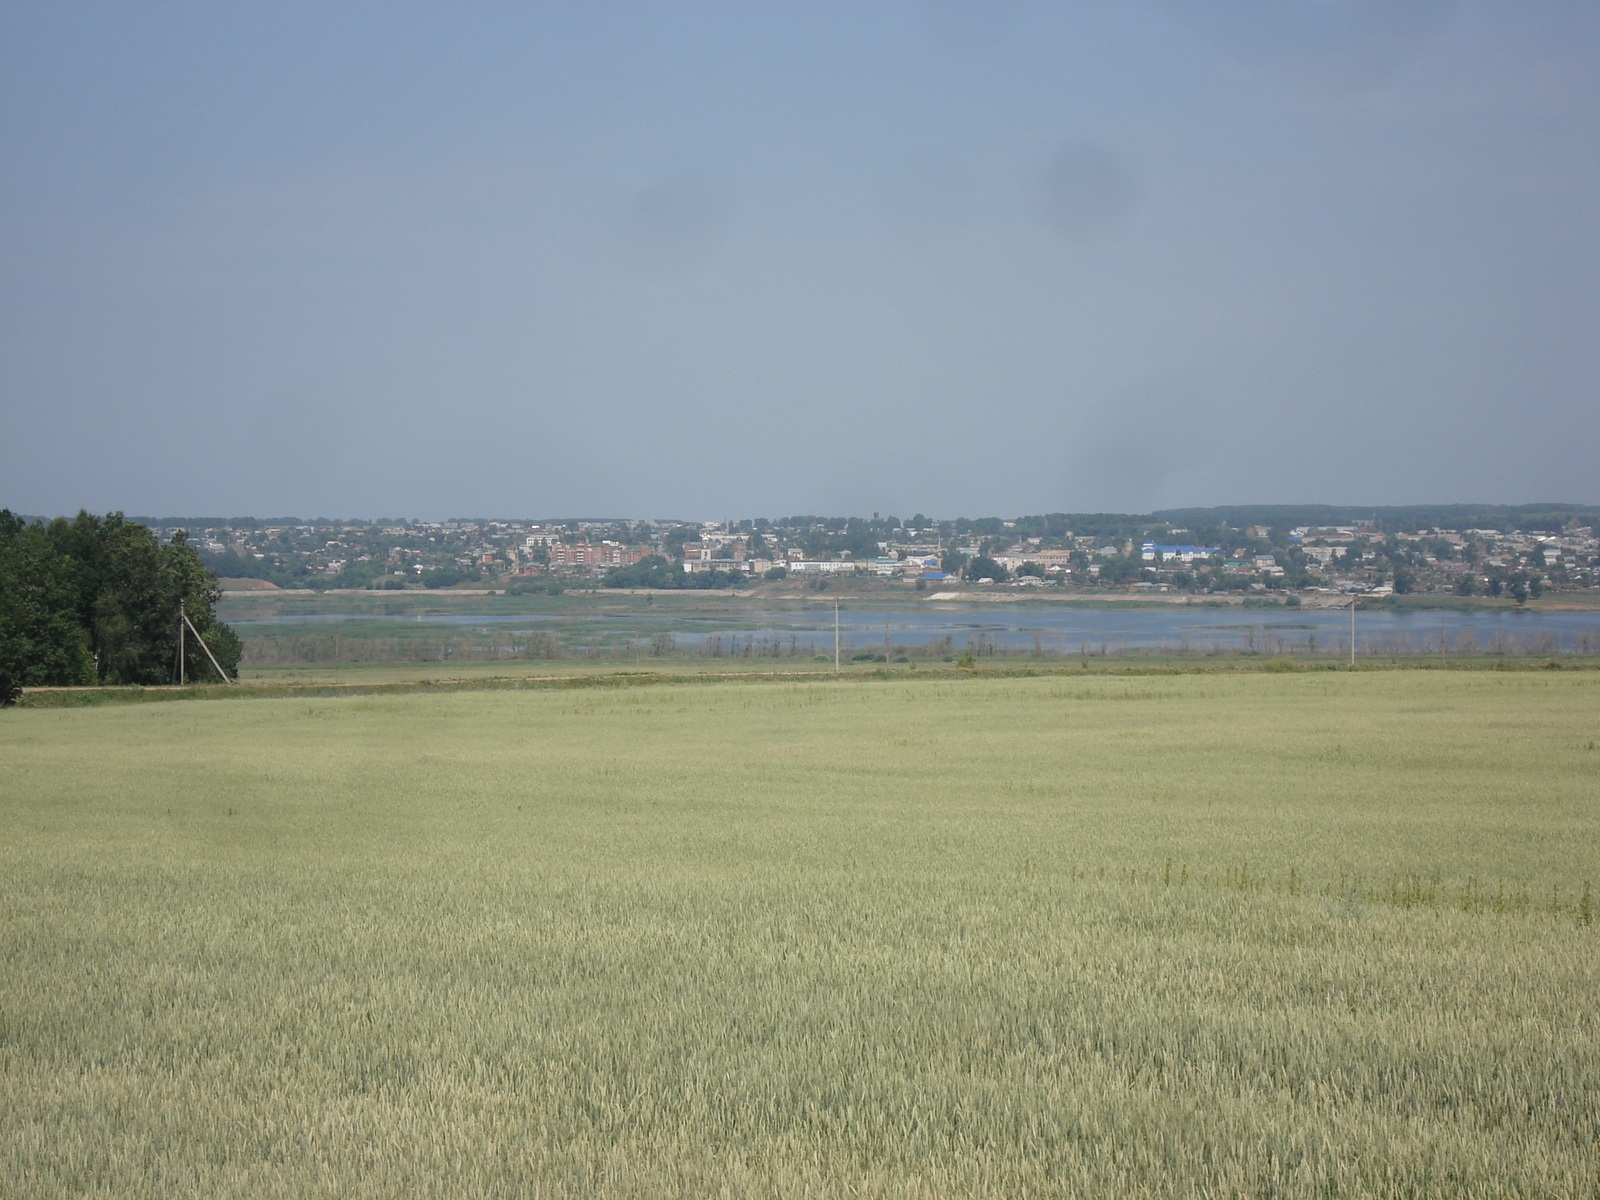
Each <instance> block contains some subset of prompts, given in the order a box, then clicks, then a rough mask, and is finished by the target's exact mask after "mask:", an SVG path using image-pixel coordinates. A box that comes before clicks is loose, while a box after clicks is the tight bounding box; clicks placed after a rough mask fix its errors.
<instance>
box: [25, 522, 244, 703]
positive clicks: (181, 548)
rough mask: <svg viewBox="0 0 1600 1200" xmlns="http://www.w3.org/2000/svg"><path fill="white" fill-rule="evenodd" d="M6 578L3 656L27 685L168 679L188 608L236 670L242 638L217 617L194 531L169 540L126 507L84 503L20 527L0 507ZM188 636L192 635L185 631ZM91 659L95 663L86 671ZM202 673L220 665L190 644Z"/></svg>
mask: <svg viewBox="0 0 1600 1200" xmlns="http://www.w3.org/2000/svg"><path fill="white" fill-rule="evenodd" d="M0 542H3V543H4V544H5V558H6V559H7V561H8V566H7V567H6V568H4V569H6V570H9V571H11V572H16V573H19V574H20V575H21V576H22V578H20V579H18V580H15V581H13V580H10V579H8V580H7V581H6V584H5V586H4V589H3V590H4V592H5V593H6V597H7V598H6V600H5V601H4V606H5V609H6V617H5V618H4V622H3V623H4V630H3V632H0V641H3V642H4V649H3V650H0V658H3V659H4V660H5V662H6V663H7V664H8V667H9V669H11V670H15V671H19V672H20V678H21V680H22V682H23V685H24V686H26V685H27V684H28V683H30V682H33V683H35V684H36V685H42V683H43V682H44V681H45V680H47V679H48V680H50V681H54V682H89V681H91V680H94V679H98V680H99V681H100V682H102V683H114V684H159V683H166V682H168V681H170V680H171V679H172V677H173V674H174V669H175V666H176V662H177V651H178V637H179V633H178V628H179V614H180V613H182V614H184V615H185V616H187V617H188V619H189V621H190V623H192V624H193V626H194V628H195V630H196V631H197V632H198V633H199V635H200V637H201V639H202V640H203V641H204V643H205V646H206V648H207V649H209V650H210V651H211V654H212V655H214V656H215V657H216V659H217V660H218V662H219V663H220V664H221V666H222V669H223V671H224V673H225V674H227V675H228V676H230V677H232V676H235V675H237V674H238V665H239V657H240V653H241V650H242V647H241V645H240V643H239V639H238V638H237V637H236V636H235V635H234V633H233V631H232V630H231V629H229V628H228V627H227V626H226V625H224V624H222V623H221V622H220V621H218V620H217V619H216V602H217V600H218V599H219V598H220V595H221V593H220V592H218V591H217V587H216V576H215V575H213V574H212V573H211V572H210V571H209V570H207V569H206V567H205V565H204V564H203V563H202V562H201V561H200V558H199V556H198V555H197V554H196V553H195V552H194V550H193V548H192V547H190V546H189V545H188V541H187V536H186V535H185V534H184V533H183V532H181V531H180V532H179V533H178V534H177V535H176V536H175V537H174V538H173V539H172V542H171V543H170V544H168V545H165V546H163V545H162V544H161V543H159V542H158V541H157V540H156V538H155V535H154V534H152V533H151V532H150V530H149V529H148V528H146V527H145V526H144V525H141V524H139V523H138V522H135V521H129V520H127V519H126V518H125V517H124V516H123V515H122V514H121V513H111V514H109V515H108V516H106V517H103V518H102V517H97V516H93V515H91V514H89V513H86V512H80V513H79V514H78V515H77V516H76V517H75V518H73V519H72V520H70V521H69V520H66V519H65V518H62V519H58V520H55V521H52V522H51V523H50V524H49V525H48V526H45V525H33V526H23V525H22V523H21V522H20V521H18V520H17V519H16V518H15V517H13V516H12V515H11V514H10V513H9V512H5V513H0ZM184 636H185V639H186V640H191V639H192V636H193V635H192V634H189V633H188V632H187V630H186V631H185V634H184ZM85 661H87V663H88V664H89V669H88V671H87V676H88V677H87V678H85V674H86V672H85V671H84V669H83V667H84V663H85ZM189 661H190V662H192V663H193V669H194V671H195V673H196V674H197V675H204V674H210V673H213V672H214V671H215V668H213V667H212V666H211V665H210V663H209V661H208V660H207V658H206V656H205V655H204V654H203V653H199V652H198V647H193V648H192V652H191V657H190V659H189Z"/></svg>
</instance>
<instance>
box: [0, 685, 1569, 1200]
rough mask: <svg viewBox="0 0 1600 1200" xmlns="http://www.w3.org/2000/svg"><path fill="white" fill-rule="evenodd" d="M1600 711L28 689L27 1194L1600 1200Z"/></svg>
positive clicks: (1287, 692)
mask: <svg viewBox="0 0 1600 1200" xmlns="http://www.w3.org/2000/svg"><path fill="white" fill-rule="evenodd" d="M1597 724H1600V676H1597V675H1595V674H1591V673H1570V672H1569V673H1549V674H1534V673H1521V674H1495V673H1483V674H1468V673H1455V674H1450V675H1444V674H1429V673H1424V672H1404V673H1398V672H1397V673H1393V674H1385V673H1371V674H1360V675H1341V674H1332V673H1328V674H1322V673H1319V674H1304V675H1255V676H1189V677H1160V678H1136V679H1103V678H1079V679H1071V680H1062V679H1036V680H1021V679H1013V680H982V679H972V680H965V681H961V680H951V681H942V682H937V683H934V682H921V681H898V680H892V681H874V682H849V683H835V682H829V681H821V680H819V681H804V682H785V683H765V682H738V683H728V684H721V685H684V686H655V687H640V688H635V689H629V690H606V691H574V692H485V693H455V694H448V695H436V696H412V695H407V696H394V697H383V698H357V697H342V698H329V699H311V700H306V699H300V700H239V701H233V702H227V703H222V702H217V703H204V702H186V703H172V704H161V705H140V706H128V707H107V708H99V709H72V710H15V711H11V712H7V713H5V714H3V716H0V868H3V870H0V899H3V907H0V954H3V966H4V970H3V971H0V1195H6V1196H30V1197H31V1196H106V1197H111V1196H116V1197H172V1196H196V1197H199V1196H208V1197H209V1196H219V1195H227V1196H249V1197H253V1196H273V1197H322V1196H326V1197H341V1198H345V1197H360V1198H365V1197H374V1198H376V1197H391V1196H408V1197H409V1196H424V1197H426V1196H432V1197H461V1196H495V1197H516V1196H530V1197H531V1196H547V1197H564V1196H573V1197H577V1196H608V1197H609V1196H616V1197H647V1196H649V1197H705V1196H719V1195H725V1196H739V1197H744V1196H785V1197H788V1196H794V1197H800V1196H810V1197H822V1196H885V1197H962V1196H1023V1195H1028V1196H1080V1195H1096V1196H1101V1195H1103V1196H1252V1197H1253V1196H1266V1195H1276V1196H1340V1197H1355V1196H1374V1197H1378V1196H1382V1197H1390V1196H1397V1195H1405V1196H1415V1197H1446V1196H1452V1197H1453V1196H1478V1197H1486V1198H1487V1197H1505V1196H1527V1197H1535V1196H1538V1197H1574V1198H1577V1197H1585V1198H1587V1197H1592V1196H1593V1195H1595V1194H1596V1191H1597V1189H1600V1164H1597V1152H1596V1149H1595V1147H1596V1144H1597V1142H1600V1005H1597V1004H1596V997H1597V996H1600V926H1597V925H1596V923H1595V921H1594V913H1593V908H1594V904H1595V900H1594V896H1593V892H1592V890H1591V891H1590V892H1589V893H1586V892H1585V890H1584V889H1585V887H1586V885H1587V886H1590V887H1591V889H1592V885H1594V884H1600V866H1597V864H1600V786H1597V782H1600V753H1597V751H1596V750H1595V745H1596V740H1597V736H1600V729H1597ZM1586 897H1587V898H1586Z"/></svg>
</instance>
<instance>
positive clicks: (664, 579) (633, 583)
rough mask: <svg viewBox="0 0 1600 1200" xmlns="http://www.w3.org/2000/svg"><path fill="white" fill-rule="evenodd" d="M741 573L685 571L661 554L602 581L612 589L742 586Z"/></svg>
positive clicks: (618, 570)
mask: <svg viewBox="0 0 1600 1200" xmlns="http://www.w3.org/2000/svg"><path fill="white" fill-rule="evenodd" d="M746 578H747V577H746V576H745V575H744V574H743V573H742V572H738V571H728V572H724V571H694V572H690V571H685V570H684V569H683V568H682V567H681V566H678V565H677V564H676V563H672V562H669V561H668V560H667V559H665V558H662V557H661V556H660V555H659V554H651V555H648V556H646V557H644V558H641V559H640V560H639V561H638V562H636V563H634V564H633V565H632V566H631V567H615V568H613V569H612V570H610V571H608V572H606V577H605V578H604V579H602V580H601V581H600V582H601V584H602V586H604V587H610V588H623V587H625V588H681V589H693V590H705V589H708V588H721V587H738V586H739V585H740V584H742V583H744V582H745V581H746Z"/></svg>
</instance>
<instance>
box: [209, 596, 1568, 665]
mask: <svg viewBox="0 0 1600 1200" xmlns="http://www.w3.org/2000/svg"><path fill="white" fill-rule="evenodd" d="M574 619H578V620H583V621H584V622H585V624H586V626H587V627H588V628H589V629H591V630H592V629H593V628H594V627H595V624H597V623H598V624H601V625H602V626H609V627H610V628H609V629H608V630H607V632H608V633H609V634H610V636H609V637H606V638H604V639H603V640H605V641H607V642H615V641H616V640H617V639H618V638H626V637H629V636H638V637H648V635H649V634H650V633H651V632H655V631H658V630H660V629H662V628H663V627H666V628H670V629H671V630H672V631H673V635H674V637H675V639H676V641H677V644H678V645H679V646H683V647H696V648H700V649H710V650H711V651H712V652H714V653H715V652H721V653H742V652H748V649H753V648H754V644H755V643H760V645H761V646H762V647H764V649H754V652H755V653H758V654H759V653H765V654H771V653H773V652H774V649H778V652H779V653H783V654H788V653H796V654H798V653H805V654H818V653H826V654H830V655H831V654H832V652H833V636H834V613H833V610H832V609H831V608H829V609H822V610H813V611H809V612H755V613H751V614H748V615H735V614H722V615H717V616H714V617H707V618H704V619H696V618H694V617H690V616H686V615H682V614H672V615H670V616H668V615H666V614H662V615H661V616H659V617H657V616H656V615H655V614H651V616H649V617H644V616H643V615H635V616H619V617H607V618H596V617H594V616H581V617H576V618H574ZM564 620H565V618H563V617H559V616H529V615H499V614H497V615H493V616H489V615H484V614H467V613H433V614H421V615H417V616H410V617H404V616H392V617H387V618H385V617H374V616H370V615H367V616H358V615H350V616H343V615H328V614H319V615H314V616H313V615H306V616H294V615H288V614H284V615H275V616H270V617H263V618H258V619H254V620H252V619H250V618H248V617H244V618H237V617H236V618H235V619H234V624H235V625H236V627H237V628H238V629H239V632H240V633H242V634H245V635H246V636H248V634H249V632H250V629H251V628H252V627H254V626H261V625H274V626H281V625H313V626H314V625H327V624H336V623H340V622H346V621H366V622H373V621H377V622H382V623H384V624H389V623H391V622H392V623H401V622H403V623H405V624H406V625H408V626H412V627H413V628H414V627H415V625H417V624H425V625H435V626H447V627H456V628H460V629H462V630H463V631H465V630H467V629H476V630H485V631H487V630H489V629H494V628H498V629H501V630H504V631H506V632H508V633H514V632H517V631H518V630H519V629H521V630H528V629H533V628H539V629H545V630H550V629H552V628H556V629H559V627H560V625H561V623H562V622H563V621H564ZM713 639H717V640H716V641H715V642H713ZM946 639H948V641H947V640H946ZM839 641H840V646H841V649H842V650H844V651H846V652H850V653H857V652H862V651H867V650H872V651H876V652H878V653H883V652H884V651H885V648H886V647H887V648H889V649H891V650H892V649H894V648H896V647H921V648H923V650H924V652H926V650H927V648H929V647H934V646H935V645H936V644H939V643H943V644H944V646H945V647H947V652H948V653H959V652H960V651H962V650H964V649H967V648H968V647H969V646H970V647H972V648H974V649H976V650H979V651H981V652H985V653H988V652H996V653H1006V652H1011V653H1034V652H1040V651H1042V652H1044V653H1047V654H1051V655H1098V654H1115V653H1119V652H1126V651H1129V650H1139V651H1145V652H1150V651H1165V652H1170V653H1194V654H1208V653H1237V652H1239V651H1258V652H1264V653H1301V654H1303V653H1328V654H1337V653H1349V649H1350V614H1349V612H1348V611H1347V610H1337V609H1292V608H1272V609H1247V608H1234V607H1230V608H1198V607H1189V606H1179V605H1174V606H1171V607H1168V608H1159V609H1158V608H1139V609H1125V610H1119V609H1109V608H1075V607H1074V608H1068V607H1055V606H1044V605H1031V604H1029V605H1004V604H989V603H985V604H982V605H966V606H961V605H957V604H945V603H939V604H937V605H926V606H918V607H917V608H915V609H895V610H889V611H885V610H882V609H877V610H871V609H868V610H854V609H845V610H842V611H841V612H840V613H839ZM1356 646H1357V649H1358V650H1359V651H1360V652H1362V653H1369V654H1370V653H1377V654H1424V653H1439V652H1440V651H1441V649H1443V650H1444V651H1447V652H1453V653H1473V652H1476V653H1510V654H1518V653H1520V654H1558V653H1591V654H1592V653H1600V612H1595V611H1589V612H1517V611H1512V610H1498V611H1490V612H1454V611H1432V612H1430V611H1414V610H1412V611H1391V610H1375V611H1366V612H1358V613H1357V614H1356ZM780 647H781V648H780Z"/></svg>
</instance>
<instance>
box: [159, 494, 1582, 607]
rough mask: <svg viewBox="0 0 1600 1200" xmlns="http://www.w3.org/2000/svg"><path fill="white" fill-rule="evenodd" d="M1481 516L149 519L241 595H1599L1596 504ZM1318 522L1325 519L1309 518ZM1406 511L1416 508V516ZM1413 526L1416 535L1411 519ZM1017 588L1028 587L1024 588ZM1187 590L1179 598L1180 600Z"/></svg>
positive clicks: (1386, 512) (1195, 513) (1291, 512)
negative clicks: (889, 590)
mask: <svg viewBox="0 0 1600 1200" xmlns="http://www.w3.org/2000/svg"><path fill="white" fill-rule="evenodd" d="M1537 508H1538V506H1528V508H1525V509H1521V510H1513V509H1466V508H1464V507H1463V508H1462V513H1463V515H1469V516H1475V517H1476V518H1477V520H1476V521H1472V522H1469V521H1466V520H1462V521H1459V522H1457V523H1452V524H1443V523H1437V524H1432V523H1430V524H1421V523H1420V522H1419V521H1418V520H1417V519H1416V518H1417V517H1419V516H1421V517H1428V516H1432V517H1435V518H1438V517H1440V516H1441V515H1445V516H1448V515H1450V512H1451V510H1425V509H1424V510H1404V509H1376V510H1369V513H1368V515H1367V516H1366V517H1365V518H1364V519H1362V518H1352V517H1350V515H1349V514H1348V513H1347V512H1340V513H1338V514H1337V515H1338V516H1339V517H1342V518H1343V519H1333V518H1325V519H1323V520H1321V521H1318V520H1314V519H1301V520H1294V519H1292V518H1293V517H1294V516H1295V515H1299V516H1301V517H1304V516H1305V514H1306V511H1307V510H1295V509H1292V508H1284V509H1282V510H1254V511H1261V512H1267V513H1271V514H1279V515H1283V514H1287V515H1286V516H1283V519H1279V520H1270V519H1262V520H1253V521H1252V520H1237V519H1236V520H1229V516H1230V514H1231V515H1234V516H1237V514H1238V513H1240V512H1244V513H1245V514H1246V515H1248V514H1249V513H1250V512H1251V511H1252V510H1233V509H1209V510H1208V509H1200V510H1182V511H1180V512H1178V513H1165V514H1160V513H1158V514H1151V515H1147V516H1130V515H1119V514H1048V515H1044V516H1036V517H1020V518H1017V519H1015V520H1005V519H1001V518H995V517H987V518H977V519H968V518H961V519H956V520H934V519H932V518H929V517H926V516H924V515H922V514H920V513H919V514H916V515H915V516H913V517H910V518H907V519H904V520H902V519H901V518H898V517H894V516H887V517H884V516H880V515H879V514H877V513H874V514H872V515H871V517H865V518H862V517H849V518H823V517H789V518H783V519H778V520H769V519H750V520H730V521H725V522H715V523H691V522H684V521H654V520H640V521H628V520H582V519H574V520H521V521H519V520H487V519H485V520H453V521H439V522H427V521H402V520H398V519H385V520H377V521H371V522H367V521H336V520H328V519H319V520H309V521H308V520H291V519H283V520H277V521H270V520H269V521H258V520H255V519H233V520H227V521H223V520H208V521H196V520H192V519H189V520H181V521H180V520H176V519H149V518H141V519H142V520H145V521H146V523H147V524H149V525H150V526H151V527H152V528H153V529H154V530H155V531H156V532H157V534H158V536H159V537H161V538H162V539H163V540H172V539H174V538H183V539H186V540H187V541H188V542H189V544H190V545H192V546H194V547H195V548H196V549H197V550H198V551H199V552H200V554H201V557H202V559H203V560H204V561H205V563H206V564H207V566H209V567H210V568H211V569H212V570H213V571H215V572H216V574H217V575H218V576H219V577H221V578H222V579H223V580H224V581H225V582H224V586H225V588H226V589H227V590H244V589H259V588H288V589H316V590H326V589H349V588H358V589H379V590H382V589H407V588H436V589H437V588H452V589H457V590H463V589H475V590H477V589H494V590H502V589H503V590H509V591H531V590H559V589H564V588H573V587H595V586H607V587H626V588H651V589H655V588H660V589H685V588H688V589H704V588H733V589H737V590H749V589H754V588H760V589H765V590H773V591H792V590H805V589H814V590H827V589H828V588H829V587H831V586H835V585H837V584H842V583H844V582H845V581H846V580H849V581H852V582H854V583H856V584H865V583H868V582H869V581H873V582H876V583H879V584H882V585H885V586H889V587H898V588H906V589H913V590H923V591H928V590H930V589H932V590H935V591H945V590H959V591H961V592H962V593H963V594H970V593H971V592H973V591H974V590H979V589H1008V590H1009V589H1029V588H1048V589H1066V590H1072V591H1076V592H1081V593H1089V594H1100V595H1110V594H1115V593H1122V594H1134V595H1136V594H1140V593H1178V594H1189V595H1195V594H1211V595H1216V594H1225V595H1240V596H1245V597H1249V596H1252V595H1255V596H1258V597H1261V598H1271V597H1279V598H1282V599H1285V600H1287V599H1289V598H1290V597H1300V598H1302V599H1303V600H1307V601H1315V600H1316V599H1318V598H1321V599H1323V600H1325V601H1332V602H1338V601H1342V600H1343V599H1344V598H1348V597H1350V596H1352V595H1361V596H1368V597H1384V596H1397V595H1414V596H1423V595H1435V596H1455V597H1473V596H1486V597H1509V598H1511V599H1514V600H1517V601H1523V600H1527V599H1530V598H1538V597H1539V596H1541V595H1544V594H1545V593H1549V592H1563V591H1583V590H1588V589H1592V588H1597V587H1600V541H1597V539H1596V537H1595V533H1594V530H1595V525H1596V524H1597V523H1600V520H1597V516H1600V513H1597V512H1596V510H1594V509H1587V508H1561V507H1559V506H1544V507H1543V508H1542V509H1540V510H1539V511H1529V509H1537ZM1313 511H1314V510H1313ZM1406 514H1409V516H1407V515H1406ZM1408 526H1409V527H1408ZM1013 594H1016V593H1013ZM1174 598H1176V597H1174Z"/></svg>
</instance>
